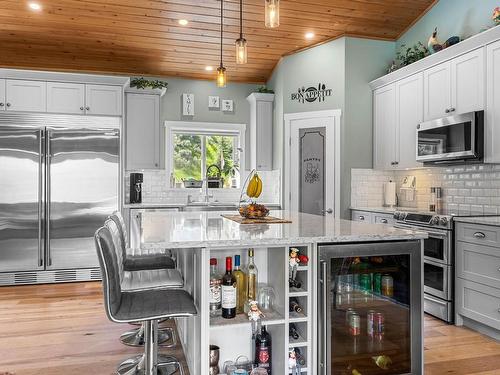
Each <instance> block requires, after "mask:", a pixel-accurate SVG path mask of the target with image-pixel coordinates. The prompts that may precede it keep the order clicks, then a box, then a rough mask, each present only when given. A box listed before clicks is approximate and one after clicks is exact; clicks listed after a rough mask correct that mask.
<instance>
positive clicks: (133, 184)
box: [130, 173, 144, 203]
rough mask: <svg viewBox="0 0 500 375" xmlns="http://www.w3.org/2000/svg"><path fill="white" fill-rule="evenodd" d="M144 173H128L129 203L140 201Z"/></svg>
mask: <svg viewBox="0 0 500 375" xmlns="http://www.w3.org/2000/svg"><path fill="white" fill-rule="evenodd" d="M143 182H144V175H143V174H142V173H131V174H130V203H142V183H143Z"/></svg>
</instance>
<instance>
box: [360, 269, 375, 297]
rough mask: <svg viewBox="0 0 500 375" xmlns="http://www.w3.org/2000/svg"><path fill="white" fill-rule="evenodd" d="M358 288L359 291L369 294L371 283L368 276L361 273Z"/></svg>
mask: <svg viewBox="0 0 500 375" xmlns="http://www.w3.org/2000/svg"><path fill="white" fill-rule="evenodd" d="M359 286H360V289H361V291H363V292H365V293H370V292H371V291H372V283H371V279H370V275H369V274H367V273H363V274H361V275H360V276H359Z"/></svg>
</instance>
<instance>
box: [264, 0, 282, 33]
mask: <svg viewBox="0 0 500 375" xmlns="http://www.w3.org/2000/svg"><path fill="white" fill-rule="evenodd" d="M265 2H266V27H269V28H274V27H278V26H279V25H280V0H265Z"/></svg>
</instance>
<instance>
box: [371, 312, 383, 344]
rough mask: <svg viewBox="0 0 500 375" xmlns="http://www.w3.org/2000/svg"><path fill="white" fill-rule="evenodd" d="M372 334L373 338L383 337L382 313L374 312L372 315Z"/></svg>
mask: <svg viewBox="0 0 500 375" xmlns="http://www.w3.org/2000/svg"><path fill="white" fill-rule="evenodd" d="M373 334H374V337H375V338H378V339H382V337H384V314H382V313H375V315H374V317H373Z"/></svg>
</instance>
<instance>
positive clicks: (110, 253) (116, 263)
mask: <svg viewBox="0 0 500 375" xmlns="http://www.w3.org/2000/svg"><path fill="white" fill-rule="evenodd" d="M110 221H111V220H107V221H106V223H105V224H104V227H101V228H99V229H98V230H97V231H96V233H95V236H94V238H95V245H96V250H97V256H98V258H99V265H100V267H101V274H102V285H103V293H104V304H105V307H106V314H107V315H108V318H109V319H110V320H112V321H115V320H116V319H115V318H114V316H115V313H116V312H117V311H118V308H119V307H120V303H121V297H122V290H121V281H122V279H123V258H122V251H121V249H118V248H117V246H116V239H115V238H114V235H113V233H112V231H111V230H110V228H109V226H111V225H110V223H109V222H110Z"/></svg>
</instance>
